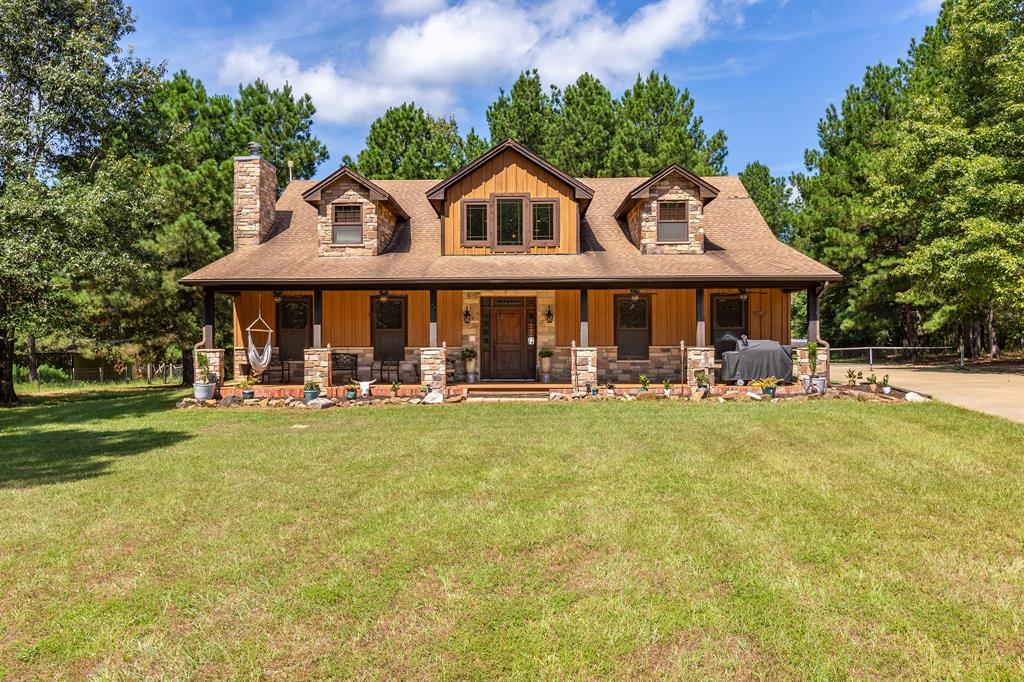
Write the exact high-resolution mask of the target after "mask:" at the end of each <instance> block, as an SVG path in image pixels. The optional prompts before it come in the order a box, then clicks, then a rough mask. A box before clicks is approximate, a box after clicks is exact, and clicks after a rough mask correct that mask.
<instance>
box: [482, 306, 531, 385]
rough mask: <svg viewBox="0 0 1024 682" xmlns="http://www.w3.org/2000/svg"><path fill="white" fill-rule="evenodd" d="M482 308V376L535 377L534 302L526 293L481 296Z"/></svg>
mask: <svg viewBox="0 0 1024 682" xmlns="http://www.w3.org/2000/svg"><path fill="white" fill-rule="evenodd" d="M480 310H481V327H482V329H481V334H480V337H481V354H482V358H481V362H480V375H481V378H483V379H524V380H529V379H535V378H536V348H537V338H536V333H537V304H536V300H535V299H532V298H530V299H527V298H525V297H507V296H504V297H484V298H481V299H480Z"/></svg>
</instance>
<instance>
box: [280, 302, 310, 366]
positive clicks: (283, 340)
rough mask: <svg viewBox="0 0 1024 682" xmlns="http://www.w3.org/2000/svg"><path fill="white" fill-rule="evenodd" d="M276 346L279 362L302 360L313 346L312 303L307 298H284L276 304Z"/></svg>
mask: <svg viewBox="0 0 1024 682" xmlns="http://www.w3.org/2000/svg"><path fill="white" fill-rule="evenodd" d="M277 319H278V324H277V339H278V340H277V345H278V346H279V347H280V349H281V360H283V361H288V360H302V359H303V356H304V355H305V353H304V351H305V350H306V349H307V348H309V347H310V346H311V345H312V344H313V315H312V301H310V299H309V297H307V296H285V297H283V298H282V299H281V301H280V302H279V303H278V304H277Z"/></svg>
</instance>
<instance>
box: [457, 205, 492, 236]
mask: <svg viewBox="0 0 1024 682" xmlns="http://www.w3.org/2000/svg"><path fill="white" fill-rule="evenodd" d="M463 206H464V207H465V211H464V214H463V218H462V219H463V223H464V224H465V226H466V232H465V236H464V237H463V240H462V241H463V242H465V243H467V244H469V243H472V242H478V243H486V242H487V241H488V240H489V239H490V235H489V234H488V232H487V204H486V203H485V202H482V201H481V202H463Z"/></svg>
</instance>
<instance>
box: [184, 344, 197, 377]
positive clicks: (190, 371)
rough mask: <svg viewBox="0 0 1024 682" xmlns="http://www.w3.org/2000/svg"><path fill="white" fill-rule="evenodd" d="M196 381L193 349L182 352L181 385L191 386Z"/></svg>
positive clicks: (189, 348)
mask: <svg viewBox="0 0 1024 682" xmlns="http://www.w3.org/2000/svg"><path fill="white" fill-rule="evenodd" d="M193 381H195V368H194V367H193V366H192V348H191V347H188V348H185V349H184V350H182V351H181V385H182V386H191V385H192V382H193Z"/></svg>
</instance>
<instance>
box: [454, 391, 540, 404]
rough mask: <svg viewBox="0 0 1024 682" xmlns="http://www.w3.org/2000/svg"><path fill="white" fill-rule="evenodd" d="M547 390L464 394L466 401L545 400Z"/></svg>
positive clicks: (538, 401)
mask: <svg viewBox="0 0 1024 682" xmlns="http://www.w3.org/2000/svg"><path fill="white" fill-rule="evenodd" d="M547 400H548V394H547V392H543V393H541V392H537V391H533V392H530V393H512V392H510V391H503V392H498V393H479V392H475V393H469V394H467V395H466V402H467V403H503V402H537V403H540V402H547Z"/></svg>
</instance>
